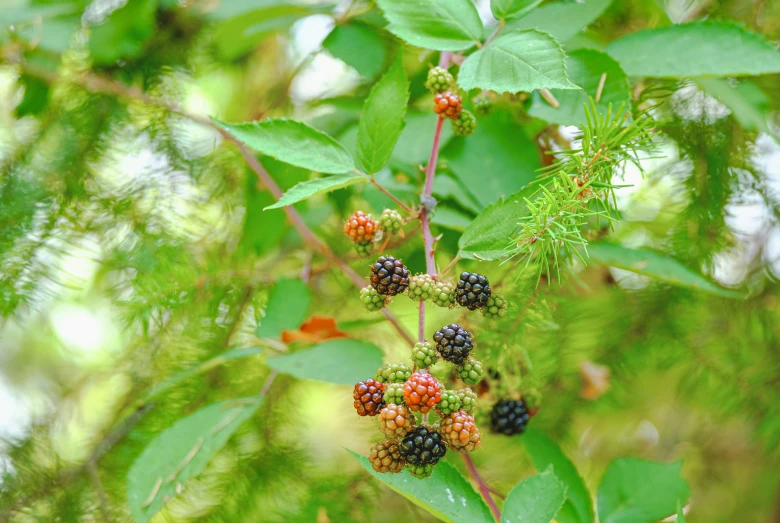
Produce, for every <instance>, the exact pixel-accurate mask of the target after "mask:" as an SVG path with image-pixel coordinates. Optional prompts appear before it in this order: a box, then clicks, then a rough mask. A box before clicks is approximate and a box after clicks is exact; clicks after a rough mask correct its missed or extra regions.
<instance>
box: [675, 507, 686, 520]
mask: <svg viewBox="0 0 780 523" xmlns="http://www.w3.org/2000/svg"><path fill="white" fill-rule="evenodd" d="M676 523H685V514H683V509H682V505H680V506H679V507H677V522H676Z"/></svg>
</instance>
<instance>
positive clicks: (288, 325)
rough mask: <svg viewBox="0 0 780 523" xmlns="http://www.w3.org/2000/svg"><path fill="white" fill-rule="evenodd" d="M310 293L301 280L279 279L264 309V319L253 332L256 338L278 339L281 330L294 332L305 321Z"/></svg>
mask: <svg viewBox="0 0 780 523" xmlns="http://www.w3.org/2000/svg"><path fill="white" fill-rule="evenodd" d="M310 303H311V291H309V288H308V287H307V286H306V284H305V283H303V282H302V281H301V280H293V279H288V278H280V279H279V280H277V282H276V285H274V288H273V290H272V291H271V294H270V296H269V297H268V303H267V304H266V307H265V317H263V319H262V320H261V321H260V324H259V325H258V326H257V329H256V330H255V334H256V335H257V337H258V338H278V337H279V335H280V334H281V333H282V331H283V330H294V329H297V328H298V326H299V325H300V324H301V322H303V320H304V319H306V315H307V313H308V310H309V304H310Z"/></svg>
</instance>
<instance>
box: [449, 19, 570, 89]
mask: <svg viewBox="0 0 780 523" xmlns="http://www.w3.org/2000/svg"><path fill="white" fill-rule="evenodd" d="M458 83H459V84H460V86H461V87H462V88H463V89H466V90H469V89H474V88H477V87H479V88H481V89H489V90H491V91H496V92H497V93H503V92H510V93H517V92H519V91H533V90H534V89H543V88H547V89H577V86H576V85H574V84H572V83H571V82H570V81H569V79H568V78H567V76H566V66H565V64H564V54H563V51H562V50H561V46H560V45H558V42H556V41H555V40H554V39H553V38H552V37H551V36H550V35H548V34H545V33H541V32H539V31H507V30H504V31H503V32H501V33H500V34H499V35H498V37H496V39H495V40H493V41H492V42H490V44H489V45H487V46H485V47H483V48H482V49H480V50H479V51H477V52H476V53H474V54H472V55H471V56H469V57H468V58H466V61H465V62H463V65H461V67H460V73H459V74H458Z"/></svg>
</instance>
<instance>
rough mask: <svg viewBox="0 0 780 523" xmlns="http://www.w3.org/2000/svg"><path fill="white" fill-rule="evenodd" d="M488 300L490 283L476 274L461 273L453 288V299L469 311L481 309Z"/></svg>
mask: <svg viewBox="0 0 780 523" xmlns="http://www.w3.org/2000/svg"><path fill="white" fill-rule="evenodd" d="M488 298H490V283H488V280H487V278H485V277H484V276H482V275H481V274H477V273H476V272H462V273H461V274H460V278H459V279H458V283H457V284H456V288H455V299H456V300H457V301H458V304H459V305H460V306H461V307H466V308H467V309H469V310H470V311H474V310H477V309H479V308H481V307H483V306H484V305H485V304H486V303H487V301H488Z"/></svg>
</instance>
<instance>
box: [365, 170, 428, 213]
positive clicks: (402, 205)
mask: <svg viewBox="0 0 780 523" xmlns="http://www.w3.org/2000/svg"><path fill="white" fill-rule="evenodd" d="M370 178H371V185H373V186H374V187H376V188H377V189H379V192H381V193H383V194H384V195H385V196H387V197H388V198H390V199H391V200H393V201H394V202H395V203H396V205H398V206H399V207H401V208H402V209H403V210H405V211H406V212H408V213H409V214H411V215H412V216H416V215H417V213H416V212H415V211H414V210H413V209H412V208H411V207H409V206H408V205H406V204H405V203H404V202H402V201H401V200H399V199H398V198H397V197H396V196H395V195H394V194H393V193H391V192H390V191H388V190H387V189H385V188H384V187H383V186H382V185H381V184H380V183H379V182H377V181H376V180H375V179H374V177H373V176H371V177H370Z"/></svg>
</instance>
